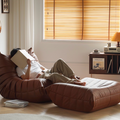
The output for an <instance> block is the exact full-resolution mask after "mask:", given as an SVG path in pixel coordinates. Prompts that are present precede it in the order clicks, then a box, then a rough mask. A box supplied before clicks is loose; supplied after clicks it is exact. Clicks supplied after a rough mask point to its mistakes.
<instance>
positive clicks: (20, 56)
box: [11, 50, 35, 69]
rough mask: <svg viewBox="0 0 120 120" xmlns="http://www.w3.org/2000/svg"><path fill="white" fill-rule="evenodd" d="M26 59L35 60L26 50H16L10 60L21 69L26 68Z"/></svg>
mask: <svg viewBox="0 0 120 120" xmlns="http://www.w3.org/2000/svg"><path fill="white" fill-rule="evenodd" d="M27 59H30V60H31V61H32V60H35V59H34V58H33V57H32V56H31V55H30V54H29V53H28V52H27V51H26V50H18V51H17V53H16V54H15V55H14V56H13V57H12V58H11V60H12V61H13V62H14V63H15V64H16V65H17V66H18V67H19V68H21V69H24V68H25V67H26V66H27Z"/></svg>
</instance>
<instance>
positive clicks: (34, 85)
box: [0, 53, 52, 102]
mask: <svg viewBox="0 0 120 120" xmlns="http://www.w3.org/2000/svg"><path fill="white" fill-rule="evenodd" d="M15 67H16V66H15V64H14V63H13V62H12V61H11V60H10V57H9V56H6V55H4V54H1V53H0V94H1V95H2V96H3V97H4V98H6V99H19V100H26V101H29V102H47V101H51V99H50V98H49V96H48V95H47V94H46V91H45V87H47V86H49V85H51V84H52V82H51V81H49V80H46V79H42V78H41V79H38V78H35V79H25V80H22V79H21V78H20V77H18V76H17V73H16V69H15Z"/></svg>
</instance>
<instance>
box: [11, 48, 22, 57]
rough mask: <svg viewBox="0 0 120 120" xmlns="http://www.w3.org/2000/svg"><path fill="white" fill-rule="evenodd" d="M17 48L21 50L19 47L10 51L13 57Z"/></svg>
mask: <svg viewBox="0 0 120 120" xmlns="http://www.w3.org/2000/svg"><path fill="white" fill-rule="evenodd" d="M18 50H21V49H20V48H14V49H12V50H11V52H10V56H11V57H13V56H14V55H15V54H16V53H17V51H18Z"/></svg>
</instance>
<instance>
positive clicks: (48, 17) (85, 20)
mask: <svg viewBox="0 0 120 120" xmlns="http://www.w3.org/2000/svg"><path fill="white" fill-rule="evenodd" d="M44 11H45V19H44V20H45V26H44V30H45V31H44V33H45V39H60V40H110V38H111V37H112V36H113V34H114V33H115V32H116V31H119V28H120V0H45V10H44Z"/></svg>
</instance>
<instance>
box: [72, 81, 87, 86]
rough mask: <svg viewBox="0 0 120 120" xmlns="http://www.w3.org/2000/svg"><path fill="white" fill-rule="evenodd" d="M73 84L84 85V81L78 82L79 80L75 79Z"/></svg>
mask: <svg viewBox="0 0 120 120" xmlns="http://www.w3.org/2000/svg"><path fill="white" fill-rule="evenodd" d="M74 84H77V85H82V86H85V85H86V82H80V81H79V82H77V81H74Z"/></svg>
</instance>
